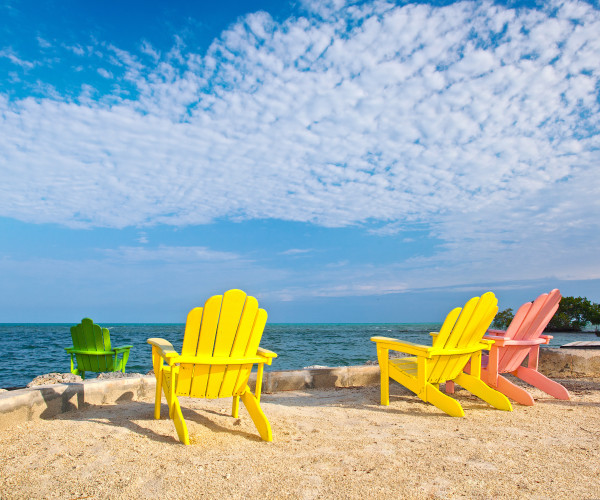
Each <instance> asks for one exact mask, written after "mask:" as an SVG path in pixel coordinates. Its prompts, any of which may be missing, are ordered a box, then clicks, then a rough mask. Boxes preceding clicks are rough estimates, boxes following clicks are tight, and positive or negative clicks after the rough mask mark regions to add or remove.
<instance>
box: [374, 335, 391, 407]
mask: <svg viewBox="0 0 600 500" xmlns="http://www.w3.org/2000/svg"><path fill="white" fill-rule="evenodd" d="M388 356H389V350H388V349H383V348H380V347H378V348H377V361H378V363H379V372H380V375H381V376H380V379H381V404H382V405H383V406H389V405H390V372H389V365H388V363H389V357H388Z"/></svg>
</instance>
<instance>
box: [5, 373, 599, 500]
mask: <svg viewBox="0 0 600 500" xmlns="http://www.w3.org/2000/svg"><path fill="white" fill-rule="evenodd" d="M560 382H561V383H563V384H564V385H565V386H566V387H567V388H568V389H569V391H570V392H571V396H572V400H571V401H557V400H554V399H552V398H550V397H548V396H546V395H544V394H543V393H541V392H540V391H537V390H536V389H531V391H532V394H533V395H534V397H536V399H537V401H536V405H535V406H533V407H524V406H519V405H516V404H515V405H514V411H512V412H502V411H498V410H495V409H493V408H491V407H489V406H488V405H486V404H485V403H483V402H482V401H480V400H478V399H477V398H475V397H473V396H471V395H470V394H469V393H467V392H466V391H464V390H459V391H458V392H457V394H456V397H457V399H458V400H459V401H460V402H461V404H462V405H463V407H464V408H465V412H466V417H465V418H452V417H448V416H446V415H445V414H443V413H442V412H440V411H439V410H438V409H436V408H435V407H434V406H432V405H429V404H425V403H422V402H421V401H420V400H419V399H417V398H416V397H415V396H414V395H412V394H411V393H409V392H408V391H407V390H405V389H403V388H402V387H400V386H399V385H397V384H392V388H391V395H392V397H391V404H390V406H389V407H382V406H380V405H379V388H378V387H362V388H345V389H329V390H311V391H290V392H280V393H275V394H265V395H263V399H262V407H263V410H264V411H265V413H266V414H267V416H268V418H269V419H270V422H271V425H272V427H273V434H274V441H273V442H272V443H266V442H263V441H261V440H260V439H259V438H258V435H257V433H256V430H255V428H254V426H253V424H252V421H251V420H250V417H249V416H248V414H247V412H246V410H245V409H244V408H243V407H241V409H240V418H239V419H234V418H232V417H231V416H230V413H229V412H230V404H231V400H230V399H223V400H212V401H209V400H192V399H185V398H182V403H183V404H182V406H183V407H184V416H185V418H186V420H187V422H188V427H189V430H190V435H191V438H192V445H191V446H184V445H181V444H180V443H179V442H178V441H177V439H176V434H175V430H174V427H173V424H172V422H171V421H170V420H168V419H167V418H165V417H164V416H165V415H166V414H167V411H166V405H164V404H163V418H162V419H161V420H154V419H153V416H152V412H153V402H152V400H151V399H149V398H148V399H144V400H141V401H130V402H126V403H122V404H116V405H90V406H88V407H86V408H83V409H80V410H76V411H72V412H68V413H64V414H61V415H58V416H56V417H53V418H51V419H47V420H43V419H39V420H34V421H31V422H25V423H23V424H21V425H16V426H14V427H13V428H11V429H8V430H5V431H3V432H2V433H0V443H1V446H0V497H1V498H2V499H8V498H73V499H75V498H157V497H159V496H162V497H168V498H186V497H187V498H189V497H191V498H217V497H219V498H258V497H263V496H266V497H271V498H279V497H286V498H299V499H311V498H390V497H395V498H590V499H591V498H599V497H600V379H589V378H588V379H564V380H560Z"/></svg>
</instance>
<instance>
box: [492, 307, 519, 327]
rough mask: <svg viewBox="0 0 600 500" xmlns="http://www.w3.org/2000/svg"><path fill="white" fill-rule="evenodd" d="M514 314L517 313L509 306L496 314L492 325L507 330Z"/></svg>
mask: <svg viewBox="0 0 600 500" xmlns="http://www.w3.org/2000/svg"><path fill="white" fill-rule="evenodd" d="M514 316H515V315H514V313H513V310H512V308H511V307H509V308H508V309H504V311H500V312H499V313H498V314H496V317H495V318H494V322H493V323H492V326H493V327H494V328H498V329H500V330H506V329H507V328H508V325H510V322H511V321H512V319H513V318H514Z"/></svg>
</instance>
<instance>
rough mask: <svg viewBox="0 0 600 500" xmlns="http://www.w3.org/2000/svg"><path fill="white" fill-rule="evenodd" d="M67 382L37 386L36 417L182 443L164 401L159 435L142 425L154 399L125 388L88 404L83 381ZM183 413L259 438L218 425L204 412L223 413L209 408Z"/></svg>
mask: <svg viewBox="0 0 600 500" xmlns="http://www.w3.org/2000/svg"><path fill="white" fill-rule="evenodd" d="M66 385H67V388H66V389H65V390H63V391H58V390H57V389H55V388H52V387H44V388H41V389H40V394H41V396H42V398H43V399H44V401H45V403H46V409H45V410H44V411H42V413H41V414H40V416H39V418H41V419H43V420H51V419H61V420H72V421H87V422H94V423H98V424H101V425H106V426H110V427H114V428H118V429H127V430H128V431H131V432H134V433H136V434H139V435H140V436H144V437H146V438H148V439H152V440H154V441H158V442H163V443H173V444H181V443H180V441H179V440H178V439H177V433H176V432H175V429H174V428H173V426H172V421H171V420H170V419H169V417H168V415H169V409H168V407H167V404H166V402H163V403H162V405H161V406H162V408H161V409H162V415H163V417H162V418H161V419H160V421H161V422H162V421H164V422H165V423H167V425H166V427H165V430H166V432H167V433H166V434H159V433H157V432H155V431H154V430H152V429H151V427H150V426H148V427H145V426H144V425H143V422H146V421H147V422H155V419H154V402H153V401H139V400H134V393H133V391H127V392H124V393H123V394H122V395H121V396H119V397H118V398H117V399H116V400H115V402H114V403H100V404H96V403H89V402H86V401H85V385H84V384H82V383H75V384H66ZM75 401H76V402H75ZM182 412H183V414H184V417H185V418H186V420H189V421H191V422H195V423H196V424H199V425H201V426H203V427H205V428H206V429H208V430H209V431H211V432H214V433H224V434H230V435H235V436H240V437H243V438H245V439H248V440H250V441H260V440H261V439H260V437H259V436H257V435H255V434H253V433H252V432H245V431H243V430H238V429H231V428H229V427H225V426H222V425H219V424H218V423H217V422H215V420H214V419H211V418H209V417H207V416H204V415H203V414H212V415H215V416H223V413H220V412H218V411H215V410H213V409H211V408H199V409H190V408H183V409H182ZM229 418H233V417H229ZM235 420H237V419H235ZM138 422H141V423H142V424H140V423H138Z"/></svg>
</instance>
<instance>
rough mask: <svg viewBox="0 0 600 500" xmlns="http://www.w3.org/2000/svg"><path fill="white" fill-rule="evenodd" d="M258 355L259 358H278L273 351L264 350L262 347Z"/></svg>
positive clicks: (257, 352)
mask: <svg viewBox="0 0 600 500" xmlns="http://www.w3.org/2000/svg"><path fill="white" fill-rule="evenodd" d="M256 354H258V355H259V356H264V357H265V358H276V357H277V354H275V353H274V352H273V351H269V350H268V349H263V348H262V347H259V348H258V350H257V351H256Z"/></svg>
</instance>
